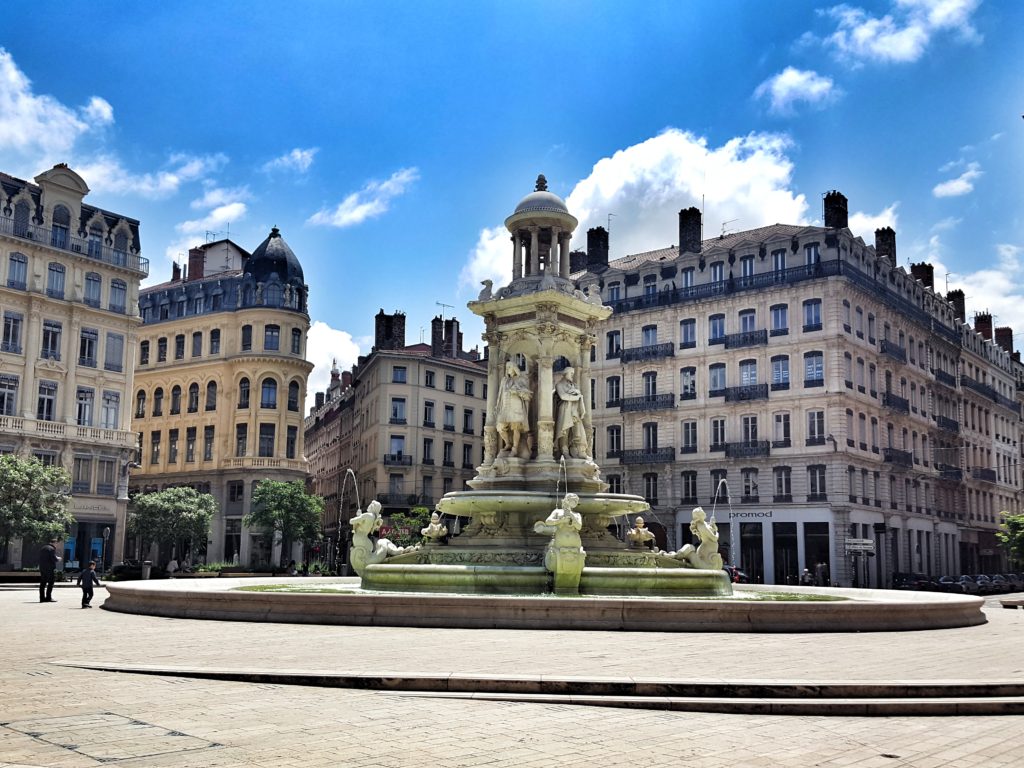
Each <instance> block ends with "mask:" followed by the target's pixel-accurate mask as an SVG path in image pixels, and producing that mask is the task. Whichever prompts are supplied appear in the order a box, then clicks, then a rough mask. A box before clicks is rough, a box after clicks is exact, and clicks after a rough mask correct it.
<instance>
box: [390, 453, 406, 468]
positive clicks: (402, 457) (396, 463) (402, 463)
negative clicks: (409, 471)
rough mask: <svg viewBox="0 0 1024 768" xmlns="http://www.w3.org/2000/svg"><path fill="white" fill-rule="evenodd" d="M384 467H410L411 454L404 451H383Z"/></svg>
mask: <svg viewBox="0 0 1024 768" xmlns="http://www.w3.org/2000/svg"><path fill="white" fill-rule="evenodd" d="M384 466H385V467H411V466H412V456H410V455H409V454H406V453H385V454H384Z"/></svg>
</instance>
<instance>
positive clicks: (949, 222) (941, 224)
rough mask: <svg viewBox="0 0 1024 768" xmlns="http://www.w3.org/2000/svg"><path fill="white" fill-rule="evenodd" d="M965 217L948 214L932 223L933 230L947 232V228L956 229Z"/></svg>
mask: <svg viewBox="0 0 1024 768" xmlns="http://www.w3.org/2000/svg"><path fill="white" fill-rule="evenodd" d="M961 221H963V219H958V218H956V217H954V216H947V217H946V218H944V219H941V220H940V221H937V222H935V223H934V224H932V232H945V231H946V230H950V229H954V228H955V227H956V226H957V224H959V223H960V222H961Z"/></svg>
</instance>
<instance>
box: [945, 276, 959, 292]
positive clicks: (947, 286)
mask: <svg viewBox="0 0 1024 768" xmlns="http://www.w3.org/2000/svg"><path fill="white" fill-rule="evenodd" d="M950 275H952V276H953V277H956V276H957V274H956V272H947V273H946V293H949V276H950Z"/></svg>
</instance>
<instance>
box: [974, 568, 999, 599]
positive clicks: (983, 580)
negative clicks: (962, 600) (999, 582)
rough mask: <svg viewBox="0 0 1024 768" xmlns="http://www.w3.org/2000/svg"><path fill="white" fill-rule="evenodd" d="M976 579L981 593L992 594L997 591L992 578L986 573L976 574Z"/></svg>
mask: <svg viewBox="0 0 1024 768" xmlns="http://www.w3.org/2000/svg"><path fill="white" fill-rule="evenodd" d="M974 580H975V581H976V582H977V583H978V592H979V593H980V594H982V595H991V594H993V593H994V592H995V591H996V586H995V584H993V583H992V579H990V578H989V577H988V576H986V575H985V574H984V573H977V574H975V575H974Z"/></svg>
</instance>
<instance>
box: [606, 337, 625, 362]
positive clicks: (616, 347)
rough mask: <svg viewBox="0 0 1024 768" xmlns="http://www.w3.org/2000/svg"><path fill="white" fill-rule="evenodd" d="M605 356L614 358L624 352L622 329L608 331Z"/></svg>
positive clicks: (610, 358) (609, 358)
mask: <svg viewBox="0 0 1024 768" xmlns="http://www.w3.org/2000/svg"><path fill="white" fill-rule="evenodd" d="M605 341H606V343H605V358H606V359H608V360H613V359H615V358H617V357H619V356H621V354H622V331H608V333H607V334H606V336H605Z"/></svg>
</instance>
